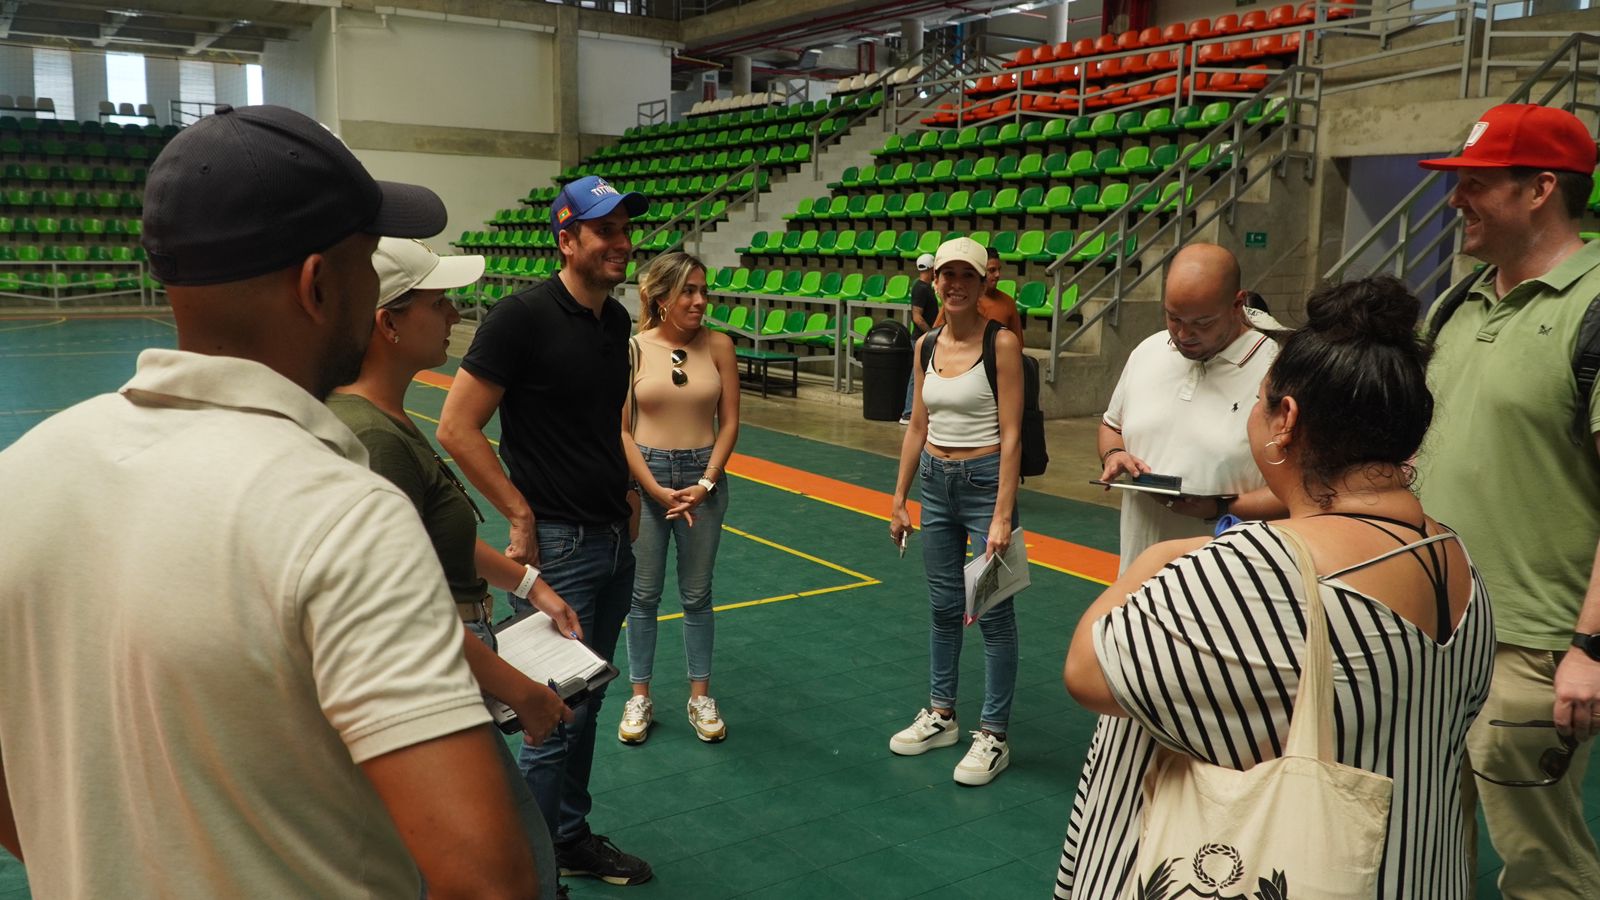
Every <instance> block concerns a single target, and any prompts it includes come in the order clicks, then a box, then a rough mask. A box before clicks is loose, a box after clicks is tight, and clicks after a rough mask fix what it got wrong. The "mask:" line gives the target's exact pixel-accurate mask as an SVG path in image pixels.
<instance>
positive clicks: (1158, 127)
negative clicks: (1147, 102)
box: [1125, 106, 1172, 137]
mask: <svg viewBox="0 0 1600 900" xmlns="http://www.w3.org/2000/svg"><path fill="white" fill-rule="evenodd" d="M1171 122H1172V110H1171V109H1168V108H1167V107H1165V106H1158V107H1156V108H1155V109H1152V110H1150V111H1149V112H1147V113H1145V114H1144V118H1143V119H1141V120H1140V122H1139V124H1138V125H1134V126H1132V127H1130V128H1127V129H1125V130H1126V133H1127V134H1130V135H1133V136H1135V137H1143V136H1145V135H1148V134H1157V133H1159V132H1161V131H1162V129H1164V128H1166V126H1167V125H1169V124H1170V123H1171Z"/></svg>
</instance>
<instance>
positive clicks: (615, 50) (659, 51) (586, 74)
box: [578, 32, 672, 134]
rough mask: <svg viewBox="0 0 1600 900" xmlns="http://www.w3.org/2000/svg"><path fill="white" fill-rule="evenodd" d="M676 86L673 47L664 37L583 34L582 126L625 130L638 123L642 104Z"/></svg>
mask: <svg viewBox="0 0 1600 900" xmlns="http://www.w3.org/2000/svg"><path fill="white" fill-rule="evenodd" d="M671 91H672V50H671V49H670V48H669V47H667V46H665V45H664V44H662V43H661V42H660V41H645V40H641V39H637V38H620V37H604V36H600V35H590V34H585V33H582V32H580V33H579V37H578V92H579V97H580V102H579V105H578V130H579V131H582V132H584V133H585V134H621V133H622V132H624V131H626V130H627V129H629V128H632V127H633V126H634V125H636V124H638V118H639V104H640V103H644V102H646V101H650V100H665V99H667V97H668V95H669V94H670V93H671Z"/></svg>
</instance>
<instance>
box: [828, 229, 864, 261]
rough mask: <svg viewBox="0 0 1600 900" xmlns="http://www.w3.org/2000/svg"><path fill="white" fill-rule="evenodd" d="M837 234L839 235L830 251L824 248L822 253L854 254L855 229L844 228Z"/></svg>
mask: <svg viewBox="0 0 1600 900" xmlns="http://www.w3.org/2000/svg"><path fill="white" fill-rule="evenodd" d="M838 235H839V238H838V240H837V241H835V243H834V245H833V248H832V252H831V253H830V252H829V251H827V250H824V251H822V255H823V256H852V255H854V254H855V252H856V232H855V230H854V229H850V228H846V229H845V230H843V231H840V232H838Z"/></svg>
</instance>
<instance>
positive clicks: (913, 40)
mask: <svg viewBox="0 0 1600 900" xmlns="http://www.w3.org/2000/svg"><path fill="white" fill-rule="evenodd" d="M900 49H901V50H902V51H903V52H904V53H905V55H906V59H908V60H910V59H915V58H916V57H918V56H921V55H922V20H921V19H916V18H906V19H901V20H900Z"/></svg>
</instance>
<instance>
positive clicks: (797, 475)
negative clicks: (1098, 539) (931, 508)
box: [416, 369, 1117, 584]
mask: <svg viewBox="0 0 1600 900" xmlns="http://www.w3.org/2000/svg"><path fill="white" fill-rule="evenodd" d="M416 380H417V381H420V382H422V383H423V384H426V385H430V386H432V387H436V388H443V389H445V390H449V389H450V385H451V384H452V383H453V382H454V379H453V378H451V377H450V376H449V375H441V374H440V373H438V372H434V371H432V370H430V369H424V370H422V371H421V372H418V373H417V374H416ZM728 472H729V473H730V474H732V475H737V476H739V477H740V478H746V479H749V480H751V481H755V482H759V483H761V484H765V485H767V486H769V487H774V488H777V489H779V490H784V491H788V492H790V493H793V494H799V495H801V496H803V497H810V498H812V499H814V500H820V501H822V502H823V503H827V504H829V505H830V506H837V507H839V508H841V509H847V510H850V511H851V512H855V513H860V514H861V515H864V516H871V517H872V518H874V519H881V520H883V521H886V522H887V521H888V520H889V506H890V504H891V503H892V502H893V501H894V497H893V496H892V495H890V494H885V493H884V492H882V491H875V490H873V489H871V488H864V487H861V486H859V485H854V484H850V483H849V482H846V481H840V480H838V479H837V478H829V477H827V476H826V475H818V474H816V473H815V472H807V471H805V470H804V469H796V468H794V467H792V466H786V465H783V464H782V463H775V462H771V461H769V460H765V459H759V458H757V457H754V456H746V455H745V454H743V453H735V454H734V455H733V458H732V459H729V460H728ZM909 505H910V506H911V508H912V511H913V512H914V513H915V514H916V515H917V517H918V518H920V517H921V515H922V509H921V506H920V505H919V504H918V503H917V502H916V501H915V500H913V501H910V504H909ZM1022 534H1023V538H1024V539H1025V540H1026V541H1027V544H1028V559H1030V560H1031V561H1033V562H1036V563H1040V564H1043V565H1045V566H1049V567H1050V568H1053V569H1056V570H1058V571H1061V572H1065V573H1067V574H1068V575H1075V576H1077V577H1079V578H1084V579H1087V580H1089V581H1095V582H1099V583H1100V584H1110V583H1111V582H1113V581H1115V580H1116V578H1117V554H1115V553H1107V552H1106V551H1104V550H1096V549H1094V548H1093V547H1085V546H1083V545H1081V544H1074V543H1072V542H1071V541H1063V540H1061V539H1060V538H1054V537H1050V536H1049V535H1045V534H1039V533H1038V532H1034V531H1027V530H1024V531H1023V532H1022ZM885 540H887V538H885Z"/></svg>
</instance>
